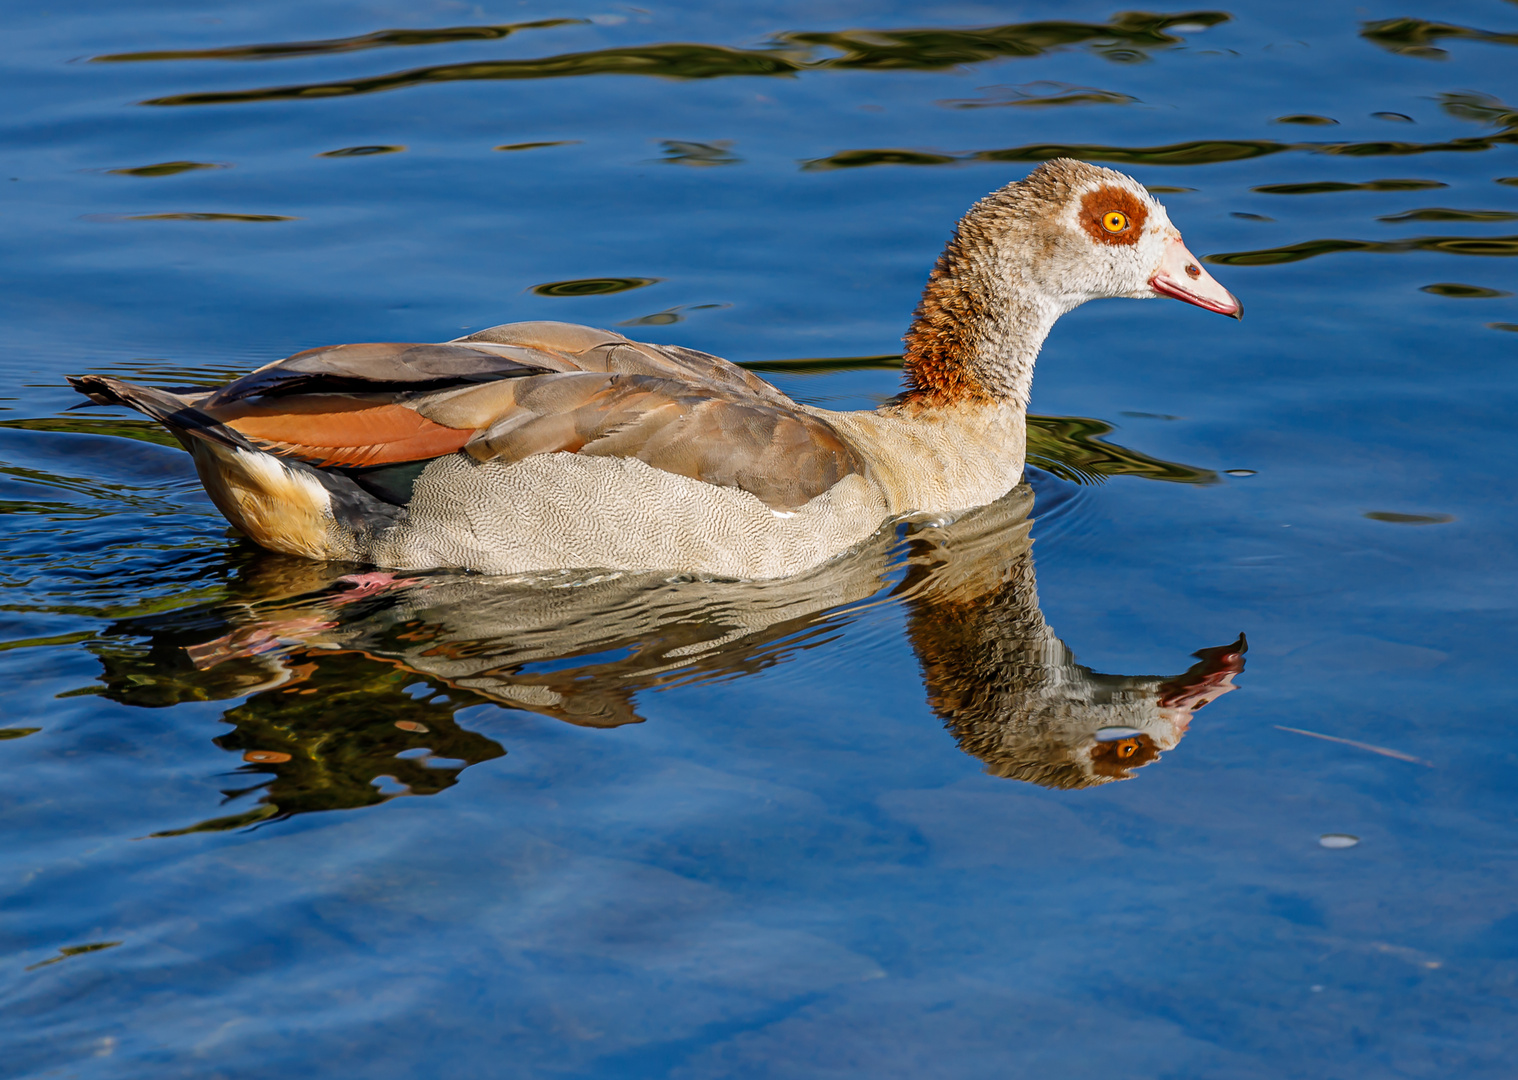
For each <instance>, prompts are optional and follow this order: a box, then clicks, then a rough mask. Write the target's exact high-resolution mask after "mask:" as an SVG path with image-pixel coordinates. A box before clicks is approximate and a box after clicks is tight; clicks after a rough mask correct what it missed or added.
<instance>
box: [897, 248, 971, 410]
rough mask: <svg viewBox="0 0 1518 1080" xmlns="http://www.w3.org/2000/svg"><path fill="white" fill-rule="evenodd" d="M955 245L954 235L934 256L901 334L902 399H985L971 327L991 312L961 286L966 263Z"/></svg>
mask: <svg viewBox="0 0 1518 1080" xmlns="http://www.w3.org/2000/svg"><path fill="white" fill-rule="evenodd" d="M960 244H961V241H960V238H959V237H958V236H955V238H954V239H953V240H951V241H949V244H948V246H947V247H946V248H944V252H943V254H942V255H940V256H939V257H938V263H937V265H935V266H934V267H933V270H932V272H931V273H929V274H928V284H927V287H926V288H924V289H923V292H922V300H921V302H920V303H918V305H917V311H916V314H915V316H914V317H913V319H912V326H911V328H910V329H909V330H908V331H907V332H906V336H905V337H904V338H903V341H904V342H905V344H906V353H905V355H904V356H903V364H902V367H903V369H904V371H905V374H906V381H907V389H906V392H905V393H904V394H903V395H902V399H901V400H902V403H903V404H905V405H913V406H920V407H934V406H937V407H942V406H947V405H959V404H966V403H970V402H976V401H989V400H990V395H989V394H988V393H986V390H985V388H984V387H982V386H981V385H980V382H979V381H978V380H977V379H976V378H975V375H974V372H973V371H972V370H971V364H972V363H973V361H974V359H975V349H976V345H977V344H978V342H977V339H976V336H975V335H976V328H977V327H979V326H982V325H984V323H985V322H986V321H987V320H989V319H990V318H991V317H992V312H990V311H989V310H987V307H986V301H985V299H984V298H983V297H981V296H979V295H978V294H977V293H976V292H975V291H974V290H972V289H968V288H966V287H965V281H964V277H965V274H966V272H967V270H968V267H967V266H966V260H965V258H964V253H963V251H962V250H961V247H960Z"/></svg>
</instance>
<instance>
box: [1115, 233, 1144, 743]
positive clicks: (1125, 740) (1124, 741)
mask: <svg viewBox="0 0 1518 1080" xmlns="http://www.w3.org/2000/svg"><path fill="white" fill-rule="evenodd" d="M1111 216H1112V215H1110V214H1109V215H1108V217H1111ZM1117 216H1118V217H1122V215H1121V214H1118V215H1117ZM1136 753H1138V743H1136V742H1132V741H1131V740H1128V739H1124V740H1123V741H1122V742H1120V743H1118V744H1117V756H1118V757H1120V758H1131V757H1132V756H1133V755H1134V754H1136Z"/></svg>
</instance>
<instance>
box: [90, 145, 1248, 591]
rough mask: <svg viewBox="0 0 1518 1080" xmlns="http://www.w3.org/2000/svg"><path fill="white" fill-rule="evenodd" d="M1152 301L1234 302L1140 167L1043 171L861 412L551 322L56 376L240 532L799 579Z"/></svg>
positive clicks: (724, 368)
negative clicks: (243, 360)
mask: <svg viewBox="0 0 1518 1080" xmlns="http://www.w3.org/2000/svg"><path fill="white" fill-rule="evenodd" d="M1160 296H1168V297H1173V298H1175V299H1178V300H1181V301H1184V302H1186V303H1189V304H1194V305H1196V306H1198V307H1201V308H1203V309H1205V310H1208V311H1215V312H1218V313H1220V314H1223V315H1230V316H1233V317H1235V318H1238V317H1239V316H1240V315H1241V313H1242V308H1241V305H1240V304H1239V301H1238V300H1237V299H1235V298H1234V296H1233V295H1232V294H1231V293H1229V292H1228V291H1227V290H1226V289H1224V288H1223V287H1222V286H1221V285H1219V284H1218V283H1217V282H1216V281H1215V280H1214V279H1213V278H1212V277H1211V275H1209V274H1208V273H1207V272H1206V271H1205V270H1203V269H1202V267H1201V263H1200V261H1199V260H1198V259H1196V258H1195V257H1194V256H1193V255H1192V254H1191V252H1190V251H1188V250H1187V248H1186V245H1185V244H1184V243H1183V242H1182V240H1181V235H1180V233H1179V232H1178V231H1177V230H1176V229H1175V227H1174V226H1173V225H1172V224H1171V223H1170V219H1169V216H1168V215H1167V214H1166V212H1165V208H1164V207H1163V206H1162V205H1160V203H1159V202H1158V201H1157V200H1156V199H1155V198H1154V197H1153V196H1152V195H1151V194H1150V193H1149V192H1148V191H1147V190H1146V189H1145V188H1144V187H1143V186H1142V185H1141V184H1139V183H1138V182H1137V181H1135V180H1134V179H1133V178H1132V177H1129V176H1126V175H1124V174H1123V173H1119V172H1116V171H1114V170H1111V169H1106V168H1101V167H1098V166H1094V165H1089V164H1086V163H1084V162H1080V161H1074V160H1070V159H1056V160H1053V161H1049V162H1046V163H1044V164H1043V165H1041V166H1039V167H1038V168H1037V169H1035V170H1034V171H1033V172H1032V173H1030V174H1029V175H1028V176H1027V177H1025V178H1024V179H1022V180H1018V181H1014V182H1012V183H1009V184H1007V185H1006V186H1004V187H1002V188H1000V189H998V190H997V191H994V192H992V193H991V194H989V195H987V196H986V197H985V198H983V199H981V200H980V201H979V202H977V203H976V204H975V205H974V206H972V207H971V208H970V210H969V211H968V212H967V213H966V214H965V215H964V217H963V218H962V219H961V220H960V222H959V223H958V226H957V227H956V229H955V231H954V234H953V236H952V237H951V238H950V239H949V241H948V244H947V245H946V247H945V248H944V251H943V254H942V255H941V256H940V257H939V259H938V262H937V265H936V266H935V267H934V268H933V270H932V272H931V274H930V275H929V278H928V282H927V285H926V287H925V289H924V292H923V295H922V300H921V302H920V303H919V304H918V306H917V310H916V313H915V316H914V319H913V321H912V324H911V327H910V328H909V329H908V331H907V333H906V335H905V338H904V341H905V344H906V350H905V354H904V359H903V368H904V376H905V386H904V389H903V390H902V392H901V394H900V395H898V396H897V397H896V398H894V399H892V400H891V401H889V402H888V403H886V404H884V405H882V406H881V407H879V408H878V409H875V410H872V411H857V412H838V411H829V410H826V409H820V408H813V407H811V406H807V405H803V404H800V403H798V402H796V401H793V400H792V399H791V398H789V397H787V396H786V395H785V394H783V393H781V392H780V391H779V390H777V389H776V388H775V387H773V386H771V385H770V384H769V383H767V382H765V381H764V380H762V379H760V378H759V377H758V376H756V375H754V374H753V373H751V372H749V371H746V370H744V369H743V368H740V367H738V366H737V365H735V364H732V363H729V362H728V361H726V360H722V359H720V358H718V357H716V356H712V355H709V354H707V353H703V352H698V351H696V350H694V349H688V348H684V347H681V346H676V345H649V344H645V343H643V342H637V341H631V340H629V339H628V338H626V337H624V336H623V335H621V334H617V333H613V332H611V331H608V330H600V329H595V328H592V327H586V326H576V325H571V324H567V323H558V322H519V323H508V324H505V325H502V326H496V327H492V328H490V329H488V330H481V331H479V332H477V333H473V334H469V335H468V336H466V337H461V338H456V339H454V340H452V341H449V342H445V343H442V344H408V343H366V344H353V345H337V346H330V347H325V348H316V349H309V350H306V351H304V352H299V353H296V354H295V355H293V356H290V357H288V358H286V359H283V360H278V361H275V362H274V363H271V364H268V365H265V366H264V367H261V368H258V369H257V370H255V371H253V372H250V373H249V374H247V375H244V376H242V377H241V378H238V379H235V380H233V381H232V382H230V383H228V384H226V385H225V386H222V387H220V388H218V389H216V390H213V391H211V392H209V393H203V394H196V393H185V392H173V391H169V390H164V389H157V388H154V387H146V386H138V385H134V384H132V383H128V382H125V381H123V380H121V379H116V378H113V377H109V376H104V375H85V376H75V377H71V378H70V379H69V382H70V383H71V385H72V386H73V387H74V388H75V389H76V390H78V391H80V392H81V393H83V394H85V395H87V396H88V397H89V398H91V399H92V400H93V401H95V402H97V403H100V404H109V405H126V406H130V407H131V408H134V409H137V410H139V411H140V412H142V413H145V414H146V415H147V416H149V417H151V418H153V419H154V420H157V421H158V422H159V423H161V424H163V425H164V426H165V427H167V428H168V429H169V431H170V432H172V433H173V434H174V435H175V436H176V437H177V438H178V439H179V441H180V442H181V443H182V444H183V445H184V447H185V448H186V449H187V450H188V451H189V452H190V454H191V456H192V458H193V460H194V464H195V468H196V471H197V473H198V474H199V477H200V480H201V482H202V483H203V484H204V486H205V489H206V492H207V494H208V495H209V496H210V498H211V501H212V502H213V503H214V504H215V505H216V507H217V509H218V510H220V511H221V513H222V514H223V515H224V516H225V517H226V518H227V520H228V521H229V522H231V524H232V525H233V526H234V527H235V528H236V529H238V530H239V531H240V532H242V533H243V534H245V535H246V536H248V537H249V538H250V539H252V540H253V541H255V542H256V543H258V544H260V545H262V546H263V547H266V548H270V549H272V550H274V551H277V552H283V553H286V554H292V555H300V556H305V557H307V558H312V559H324V560H339V561H347V562H356V563H364V564H368V565H371V566H375V567H381V568H387V569H395V570H422V569H441V568H454V569H463V570H473V571H478V572H482V573H487V574H511V573H523V572H535V571H545V570H555V569H584V568H601V569H606V570H613V571H629V570H665V571H672V572H676V573H690V574H700V575H710V576H719V577H728V578H736V579H765V578H778V577H786V576H790V575H793V574H797V573H800V572H802V571H805V570H808V569H810V568H812V567H815V566H818V565H820V564H821V563H823V562H826V561H827V560H829V559H831V558H833V557H834V556H837V555H839V554H841V553H843V552H845V551H847V550H849V549H850V548H852V547H854V546H855V545H857V544H859V543H860V542H861V541H863V540H865V539H866V538H868V537H869V536H870V535H872V534H873V533H874V532H876V530H878V529H879V528H880V527H881V526H882V525H883V524H884V523H886V522H887V521H892V520H900V519H904V518H912V517H920V518H933V517H944V518H947V517H953V516H954V515H957V514H961V513H963V512H965V511H967V510H969V509H971V508H974V507H977V506H983V505H985V504H988V503H990V502H992V501H994V500H995V499H997V498H999V497H1001V496H1002V495H1004V494H1006V493H1007V492H1008V491H1010V490H1012V489H1013V487H1015V486H1016V485H1017V484H1018V483H1019V482H1020V481H1021V479H1022V474H1023V464H1024V456H1025V452H1026V422H1025V420H1026V417H1025V414H1026V409H1027V405H1028V395H1029V389H1030V386H1031V383H1032V379H1033V366H1034V361H1035V360H1036V359H1037V356H1038V352H1039V349H1040V347H1041V346H1042V344H1043V341H1044V339H1045V337H1046V336H1047V335H1048V333H1049V331H1050V328H1051V327H1053V325H1054V322H1055V320H1057V319H1058V318H1059V317H1060V316H1061V315H1063V314H1064V313H1065V312H1067V311H1070V310H1072V309H1073V308H1075V307H1077V306H1078V305H1080V304H1082V303H1084V302H1086V301H1087V300H1093V299H1098V298H1102V297H1132V298H1138V299H1145V298H1154V297H1160Z"/></svg>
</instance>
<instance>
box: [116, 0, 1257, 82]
mask: <svg viewBox="0 0 1518 1080" xmlns="http://www.w3.org/2000/svg"><path fill="white" fill-rule="evenodd" d="M1229 18H1230V16H1229V15H1228V14H1227V13H1226V12H1222V11H1191V12H1181V13H1177V14H1169V15H1164V14H1152V13H1149V12H1125V13H1122V14H1120V15H1116V16H1114V17H1113V18H1112V19H1111V20H1109V21H1108V22H1105V23H1083V22H1069V21H1063V20H1051V21H1045V22H1031V23H1014V24H1010V25H1005V26H991V27H983V28H969V29H957V28H927V29H906V30H844V31H833V32H812V31H794V32H788V33H782V34H778V35H776V36H775V37H774V38H773V39H772V40H771V41H770V42H769V43H768V44H767V45H766V46H765V47H763V48H758V49H742V48H731V47H728V46H723V45H707V44H700V43H686V42H670V43H665V44H654V45H636V46H624V47H618V48H611V49H596V50H594V51H590V52H579V53H565V54H561V55H557V56H546V57H538V58H534V59H525V60H485V61H478V62H472V63H457V64H440V65H435V66H431V67H422V68H413V69H410V70H407V71H398V72H392V73H390V74H386V75H377V76H371V77H369V78H362V79H344V80H339V81H332V82H320V83H304V84H298V85H290V86H274V87H262V88H257V89H252V90H232V91H213V92H206V93H189V94H172V95H169V96H167V97H158V98H151V99H149V100H147V101H144V102H142V104H144V105H230V104H236V103H240V102H252V101H293V100H301V99H308V98H329V97H346V96H352V95H355V94H373V93H379V92H382V91H387V90H399V89H403V88H405V87H411V86H425V85H430V84H435V83H444V82H460V81H479V80H493V79H498V80H516V79H558V78H566V77H572V76H579V75H643V76H652V77H655V78H665V79H714V78H726V77H733V76H756V75H757V76H770V77H774V76H794V75H798V74H801V73H802V72H806V71H824V70H854V71H938V70H942V69H945V68H952V67H958V66H962V65H967V64H978V63H984V62H987V61H992V60H998V59H1002V58H1009V57H1033V56H1043V55H1045V54H1047V53H1050V52H1053V51H1055V50H1058V49H1064V48H1070V47H1073V46H1078V45H1080V46H1087V47H1089V48H1091V49H1092V50H1093V51H1094V52H1096V53H1097V54H1098V55H1101V56H1104V57H1105V58H1107V59H1108V60H1112V61H1115V62H1119V63H1132V62H1135V61H1140V60H1143V59H1145V58H1147V56H1148V52H1149V50H1152V49H1156V48H1168V47H1172V46H1176V45H1180V44H1182V43H1183V42H1184V40H1185V39H1184V38H1182V37H1180V36H1178V34H1176V33H1172V32H1171V31H1173V30H1176V29H1180V28H1192V29H1205V28H1207V27H1210V26H1216V25H1218V24H1219V23H1223V22H1227V21H1228V20H1229ZM541 25H544V24H542V23H530V24H521V25H520V26H517V27H512V28H509V29H522V28H524V27H526V26H541ZM468 29H470V28H457V29H456V30H455V31H440V32H439V33H450V32H451V33H456V34H459V35H460V36H458V37H455V38H452V39H450V40H472V39H471V38H469V37H467V36H464V34H463V32H464V31H466V30H468ZM478 29H482V30H485V31H492V32H493V31H495V30H500V29H508V28H498V27H486V28H478ZM417 33H418V32H417V31H381V33H380V35H365V36H364V37H361V38H344V39H334V41H330V42H300V43H295V44H293V45H290V46H277V45H261V46H241V47H234V48H230V49H223V50H200V51H195V52H163V51H160V52H145V53H119V54H113V55H110V56H102V57H96V58H95V59H96V60H97V61H111V62H122V61H128V60H179V59H247V58H251V57H252V55H257V56H260V57H272V56H281V55H285V56H289V55H306V54H309V53H314V52H337V51H351V49H353V48H374V47H377V45H378V44H396V43H428V44H432V43H436V42H433V41H427V42H411V41H407V42H398V41H390V40H386V41H384V42H375V41H373V40H372V39H373V38H375V37H377V36H383V35H392V36H394V35H415V34H417ZM500 36H504V35H500ZM281 49H283V50H284V51H279V50H281ZM249 50H257V52H256V53H254V54H250V53H249ZM819 52H831V53H833V54H834V55H822V56H819V55H818V54H819Z"/></svg>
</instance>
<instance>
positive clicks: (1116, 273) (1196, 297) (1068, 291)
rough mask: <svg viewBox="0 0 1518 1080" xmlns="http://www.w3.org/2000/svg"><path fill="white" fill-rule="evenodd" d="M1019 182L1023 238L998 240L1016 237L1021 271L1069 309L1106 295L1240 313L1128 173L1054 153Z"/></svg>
mask: <svg viewBox="0 0 1518 1080" xmlns="http://www.w3.org/2000/svg"><path fill="white" fill-rule="evenodd" d="M1022 186H1023V187H1024V188H1026V189H1028V190H1027V191H1026V195H1028V196H1031V198H1028V199H1027V200H1026V203H1025V205H1028V207H1029V209H1032V210H1033V214H1034V216H1033V218H1032V220H1031V221H1030V222H1029V225H1030V226H1031V228H1030V229H1029V230H1028V233H1027V235H1026V236H1023V237H1020V236H1018V235H1017V232H1018V231H1020V230H1012V231H1011V233H1010V235H1008V236H1007V237H1005V239H1008V240H1012V241H1014V244H1016V243H1017V242H1018V241H1021V242H1022V243H1021V244H1019V245H1017V246H1022V247H1024V248H1025V250H1026V252H1027V253H1028V254H1029V255H1031V258H1029V260H1028V263H1027V265H1028V269H1029V273H1028V277H1029V279H1030V283H1031V284H1033V285H1035V286H1036V287H1037V288H1038V289H1039V291H1041V292H1044V293H1046V294H1048V295H1050V296H1055V297H1059V298H1061V299H1062V300H1064V301H1065V302H1066V303H1068V304H1069V306H1070V307H1074V306H1075V305H1076V304H1079V303H1083V302H1085V301H1086V300H1098V299H1103V298H1108V297H1124V298H1129V299H1135V300H1150V299H1155V298H1157V297H1163V296H1168V297H1172V298H1174V299H1176V300H1180V301H1183V302H1185V303H1188V304H1194V305H1196V306H1197V307H1199V308H1203V309H1204V310H1206V311H1215V312H1217V313H1218V314H1220V315H1229V316H1232V317H1233V318H1235V319H1237V318H1241V317H1242V316H1243V311H1244V309H1243V305H1242V304H1240V303H1239V301H1238V299H1237V298H1236V297H1235V296H1234V295H1233V294H1232V293H1230V292H1229V291H1228V290H1227V289H1225V288H1223V286H1222V285H1220V284H1218V282H1217V281H1216V280H1215V279H1214V278H1213V277H1212V275H1211V274H1209V273H1208V272H1207V271H1206V270H1205V269H1203V268H1202V261H1201V260H1200V259H1198V258H1197V257H1196V256H1195V255H1193V254H1192V253H1191V252H1190V251H1189V250H1188V249H1187V247H1186V244H1185V242H1184V241H1183V240H1182V239H1181V233H1180V230H1179V229H1177V228H1176V227H1175V226H1174V225H1173V224H1171V222H1170V215H1169V214H1168V213H1167V212H1166V211H1165V207H1164V206H1163V205H1161V203H1160V201H1159V200H1158V199H1156V198H1155V197H1154V196H1153V195H1151V194H1150V193H1149V191H1148V190H1147V189H1145V188H1144V186H1143V185H1142V184H1140V183H1139V182H1138V181H1137V180H1134V179H1133V177H1131V176H1127V175H1125V174H1123V173H1120V172H1117V171H1115V170H1113V169H1104V168H1100V167H1098V166H1095V165H1088V164H1086V163H1085V162H1082V161H1071V160H1069V159H1063V158H1062V159H1058V160H1055V161H1051V162H1048V163H1047V164H1045V165H1043V166H1041V167H1040V168H1039V169H1037V170H1036V171H1035V172H1033V173H1032V174H1031V175H1030V176H1029V177H1028V178H1027V179H1026V180H1024V181H1022ZM1009 187H1010V185H1009ZM1004 190H1005V189H1004ZM1019 194H1024V193H1019ZM1019 254H1021V252H1019Z"/></svg>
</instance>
